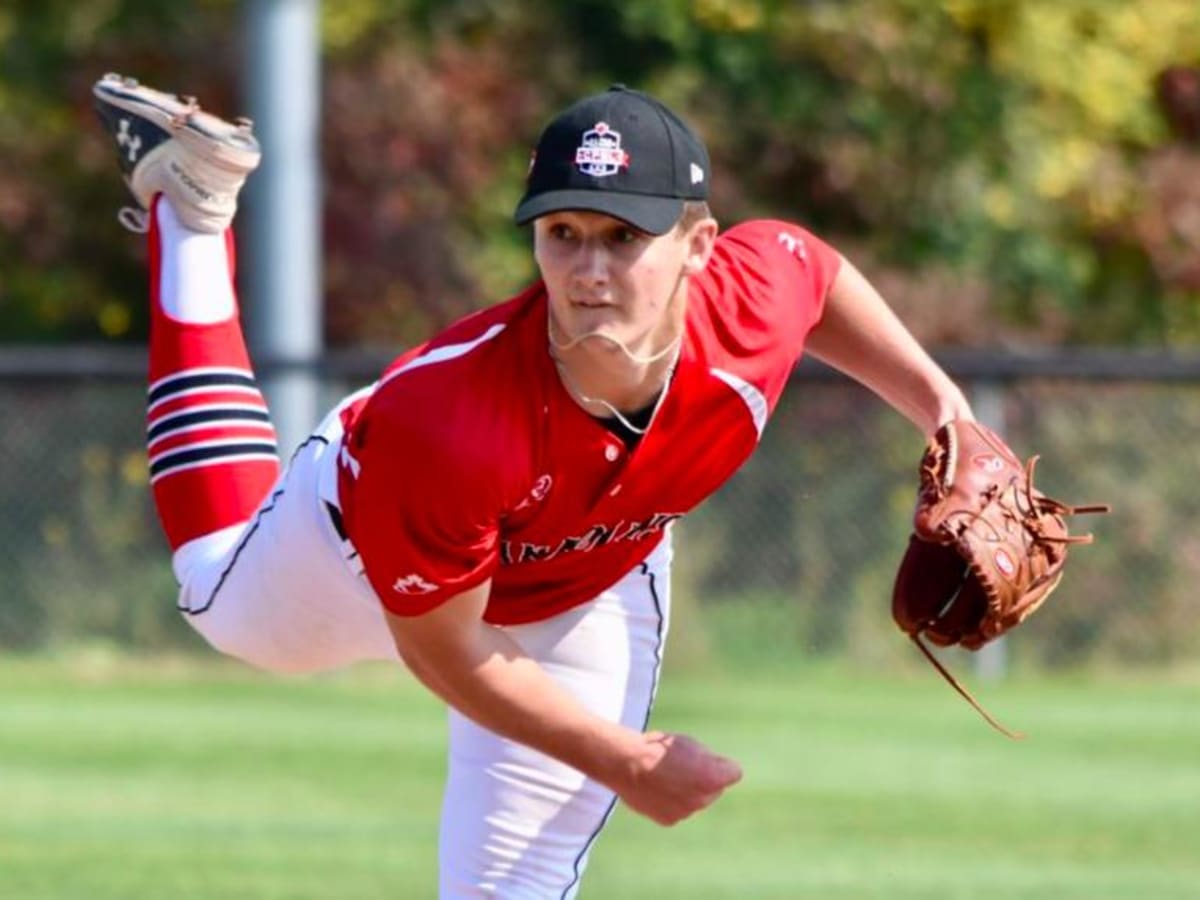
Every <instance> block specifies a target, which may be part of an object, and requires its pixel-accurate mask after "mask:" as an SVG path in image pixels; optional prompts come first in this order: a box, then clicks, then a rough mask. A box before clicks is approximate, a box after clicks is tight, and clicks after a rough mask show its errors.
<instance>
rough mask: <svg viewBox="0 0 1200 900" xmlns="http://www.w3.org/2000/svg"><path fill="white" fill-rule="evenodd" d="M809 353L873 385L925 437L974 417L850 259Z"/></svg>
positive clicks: (832, 291) (811, 339)
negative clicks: (955, 422)
mask: <svg viewBox="0 0 1200 900" xmlns="http://www.w3.org/2000/svg"><path fill="white" fill-rule="evenodd" d="M808 351H809V352H810V353H812V355H813V356H815V357H817V358H818V359H820V360H822V361H824V362H826V363H828V364H829V365H831V366H833V367H834V368H836V369H839V370H841V371H842V372H845V373H846V374H847V375H849V376H850V377H851V378H854V379H855V380H856V381H859V382H861V383H862V384H864V385H866V386H867V387H869V388H870V389H871V390H873V391H874V392H875V393H876V394H878V395H879V396H880V397H882V398H883V399H884V400H886V401H887V402H888V403H890V404H891V405H892V406H893V407H895V408H896V409H897V410H899V411H900V412H901V413H903V414H904V415H905V416H907V417H908V418H909V419H910V420H911V421H912V422H913V423H914V424H915V425H916V426H917V427H918V428H920V429H921V430H922V431H923V432H924V433H925V434H926V435H930V434H933V433H934V432H935V431H936V430H937V429H938V427H939V426H940V425H943V424H944V423H946V422H949V421H950V420H951V419H973V418H974V417H973V416H972V414H971V408H970V405H969V404H968V403H967V400H966V398H965V397H964V396H963V393H962V391H961V390H959V388H958V386H957V385H955V384H954V383H953V382H952V381H951V380H950V378H949V376H947V375H946V373H945V372H944V371H943V370H942V369H941V367H940V366H938V364H937V363H936V362H934V360H933V359H932V358H931V357H930V356H929V354H928V353H926V352H925V350H924V349H923V348H922V347H921V345H920V344H919V343H917V340H916V338H914V337H913V336H912V334H911V333H910V332H909V331H908V329H907V328H906V327H905V326H904V324H903V323H902V322H901V321H900V319H899V318H897V316H896V314H895V313H894V312H892V310H891V308H890V307H889V306H888V305H887V303H886V302H885V301H884V299H883V298H882V297H881V296H880V295H879V292H878V291H876V290H875V288H874V287H873V286H872V285H871V284H870V282H868V281H867V279H866V278H864V277H863V275H862V273H861V272H859V271H858V270H857V269H856V268H854V266H852V265H851V264H850V263H849V261H847V260H846V259H843V260H842V262H841V269H840V270H839V272H838V274H837V277H836V278H835V279H834V281H833V285H832V287H831V288H830V289H829V295H828V296H827V297H826V299H825V311H824V313H823V315H822V317H821V321H820V322H819V323H818V324H817V326H816V327H815V328H814V329H813V330H812V332H811V333H810V334H809V336H808Z"/></svg>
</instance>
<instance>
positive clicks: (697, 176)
mask: <svg viewBox="0 0 1200 900" xmlns="http://www.w3.org/2000/svg"><path fill="white" fill-rule="evenodd" d="M689 172H690V173H691V177H692V184H699V183H700V182H702V181H703V180H704V170H703V169H702V168H700V167H699V166H698V165H696V164H695V163H692V167H691V169H690V170H689Z"/></svg>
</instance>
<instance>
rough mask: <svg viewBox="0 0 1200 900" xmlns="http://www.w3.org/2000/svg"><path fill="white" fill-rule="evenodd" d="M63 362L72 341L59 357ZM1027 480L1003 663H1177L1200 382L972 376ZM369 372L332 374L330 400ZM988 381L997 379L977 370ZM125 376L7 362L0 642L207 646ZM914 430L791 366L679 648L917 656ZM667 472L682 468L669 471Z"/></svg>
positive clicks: (698, 580)
mask: <svg viewBox="0 0 1200 900" xmlns="http://www.w3.org/2000/svg"><path fill="white" fill-rule="evenodd" d="M68 362H69V358H66V357H64V360H63V364H64V371H67V369H66V366H67V363H68ZM960 380H962V382H963V383H964V385H965V386H966V387H967V389H968V390H973V391H975V392H976V396H979V397H986V398H987V400H988V402H987V404H986V405H987V407H988V409H989V410H990V412H991V415H993V416H996V415H999V416H1000V417H1001V418H1002V421H1001V422H1000V423H998V424H999V425H1000V426H1001V427H1002V428H1003V430H1004V432H1005V433H1006V435H1007V436H1008V438H1009V439H1010V441H1011V443H1012V444H1013V446H1014V447H1015V448H1016V449H1017V450H1018V452H1019V453H1020V452H1030V451H1032V450H1033V449H1036V450H1037V451H1038V452H1040V453H1041V454H1043V461H1042V463H1041V464H1040V465H1039V468H1038V478H1039V486H1040V487H1041V488H1042V489H1043V490H1044V491H1046V492H1047V493H1048V494H1050V495H1051V496H1054V497H1058V498H1060V499H1063V500H1066V501H1068V502H1071V501H1074V502H1094V501H1103V502H1108V503H1111V504H1112V505H1113V507H1114V512H1113V514H1112V515H1109V516H1104V517H1098V518H1095V519H1093V520H1090V521H1089V520H1084V519H1078V520H1076V521H1075V522H1074V523H1073V526H1074V530H1093V531H1094V532H1095V533H1096V535H1097V540H1096V543H1095V545H1093V546H1090V547H1081V548H1078V549H1074V548H1073V549H1072V551H1071V555H1072V560H1071V565H1070V566H1069V568H1068V572H1067V576H1066V578H1065V579H1064V581H1063V584H1062V585H1061V587H1060V588H1059V589H1058V591H1057V592H1056V593H1055V595H1054V598H1053V599H1052V601H1051V602H1050V603H1048V604H1047V605H1046V607H1044V608H1043V609H1042V610H1041V611H1039V613H1038V614H1037V616H1036V617H1035V619H1033V620H1031V624H1030V625H1029V626H1027V627H1025V628H1022V629H1020V630H1019V632H1018V633H1017V635H1015V636H1014V638H1013V639H1012V640H1011V641H1010V643H1009V647H1008V656H1009V659H1010V660H1011V661H1012V663H1013V664H1014V665H1033V664H1036V665H1045V666H1058V665H1077V664H1086V665H1091V664H1104V665H1118V664H1121V665H1137V666H1142V665H1147V664H1173V663H1177V662H1180V661H1183V660H1186V659H1189V658H1193V659H1194V658H1195V657H1196V655H1197V653H1200V591H1198V590H1197V588H1196V585H1197V584H1200V484H1198V479H1200V469H1198V467H1197V462H1196V455H1195V448H1196V447H1197V446H1200V381H1191V380H1185V379H1179V378H1170V379H1168V378H1164V379H1158V380H1148V379H1144V378H1139V379H1121V378H1113V377H1108V378H1105V379H1102V380H1095V379H1084V378H1068V377H1061V376H1058V377H1049V376H1044V375H1043V376H1031V377H1017V378H1011V379H1008V380H1006V381H1005V382H1004V383H1003V385H1002V386H1001V387H992V388H989V389H988V392H987V393H986V394H981V393H979V391H980V383H976V382H973V381H972V380H971V379H970V378H965V377H964V378H960ZM361 381H362V380H361V379H359V378H358V377H357V373H356V374H355V376H354V377H353V378H349V377H348V378H340V377H330V378H327V379H326V380H325V381H324V382H323V390H324V391H325V393H327V395H328V396H330V397H336V396H338V395H339V394H340V393H341V392H342V391H344V390H349V389H351V388H353V387H356V386H358V385H359V384H360V383H361ZM989 383H991V384H996V383H997V382H989ZM143 397H144V387H143V385H142V383H141V382H140V381H139V380H138V379H137V378H136V377H134V376H132V375H130V376H129V377H123V378H113V377H108V378H105V379H96V378H85V377H79V375H78V374H76V375H70V376H63V377H61V378H48V377H40V378H37V379H28V378H22V377H10V378H0V410H3V430H2V434H0V502H2V503H3V506H2V512H0V651H10V652H11V651H16V650H24V649H31V650H33V649H41V648H46V647H52V646H54V645H62V644H74V643H77V642H80V641H91V640H103V641H109V642H114V643H117V644H119V645H122V646H125V647H128V648H131V649H132V650H134V651H152V650H159V649H179V648H183V647H188V648H199V647H200V646H201V645H200V642H199V640H198V639H197V638H195V637H194V636H193V635H192V634H191V632H190V629H188V627H187V626H186V624H184V623H183V622H182V621H181V620H180V619H179V617H178V616H177V615H176V613H175V612H174V582H173V578H172V575H171V572H170V567H169V560H168V551H167V546H166V543H165V541H164V540H163V538H162V537H161V536H160V534H159V531H158V524H157V520H156V518H155V514H154V511H153V508H152V505H151V503H150V500H149V491H148V490H147V486H148V485H147V473H146V464H145V457H144V448H143V437H142V433H143V424H142V415H143ZM921 449H922V439H921V436H920V435H919V434H918V433H917V432H916V430H915V429H914V428H913V427H912V426H911V425H910V424H909V423H908V422H907V421H905V420H903V419H902V418H900V417H899V416H898V415H897V414H895V413H894V412H892V411H891V410H889V409H888V408H887V407H886V406H884V405H883V404H882V403H881V402H879V401H878V400H877V399H876V398H874V397H873V396H872V395H871V394H869V393H868V392H867V391H865V390H864V389H862V388H861V387H858V386H857V385H853V384H851V383H849V382H847V381H844V380H839V379H830V378H828V377H824V376H820V375H818V376H813V375H812V374H811V371H810V374H809V375H805V374H804V371H803V370H802V372H801V373H800V374H799V375H798V376H797V378H795V379H794V380H793V382H792V383H791V384H790V385H789V388H788V390H787V392H786V393H785V395H784V398H783V400H782V402H781V404H780V408H779V409H778V411H777V413H776V415H775V416H774V418H773V419H772V421H771V423H770V424H769V425H768V428H767V431H766V434H765V436H764V439H763V443H762V447H761V448H760V449H759V451H758V453H757V454H756V455H755V456H754V457H753V458H752V459H751V461H750V462H749V463H748V464H747V465H746V467H745V468H744V469H743V470H742V471H741V472H740V473H739V474H738V475H737V476H736V477H735V478H734V479H733V480H732V481H731V482H730V483H729V484H728V485H727V486H726V487H725V488H724V489H723V490H722V491H721V492H720V493H718V494H717V495H716V496H715V497H713V498H711V499H710V500H709V501H708V502H707V503H706V504H705V505H704V506H702V507H701V508H700V510H698V511H697V512H696V513H695V514H694V515H693V516H691V517H690V518H689V519H687V520H685V521H684V522H683V523H682V524H681V526H680V527H679V529H678V532H677V550H678V552H677V557H676V558H677V567H676V576H675V596H676V615H675V621H674V626H673V628H674V634H673V642H674V647H673V657H674V658H675V659H676V661H677V662H678V661H680V660H687V659H696V660H707V659H711V658H713V657H714V656H717V655H719V656H722V657H724V656H732V657H737V658H745V659H754V660H763V659H771V658H773V657H774V658H778V657H781V656H786V657H794V656H796V655H797V654H802V655H804V656H808V657H812V656H825V655H828V656H840V657H843V658H850V659H852V660H853V661H854V662H855V663H856V664H862V665H878V666H889V665H893V664H895V663H896V662H897V661H898V660H900V659H909V658H911V657H912V651H911V648H910V647H909V646H908V645H907V642H905V641H903V640H902V639H899V638H898V632H897V631H896V630H895V629H894V628H893V626H892V624H891V619H890V612H889V604H890V594H891V582H892V577H893V574H894V572H895V568H896V564H897V562H898V561H899V558H900V555H901V554H902V552H903V550H904V546H905V543H906V540H907V534H908V521H909V516H910V514H911V511H912V502H913V497H914V486H915V483H916V461H917V459H918V457H919V454H920V451H921ZM663 477H664V478H668V477H673V475H672V473H670V472H664V473H663Z"/></svg>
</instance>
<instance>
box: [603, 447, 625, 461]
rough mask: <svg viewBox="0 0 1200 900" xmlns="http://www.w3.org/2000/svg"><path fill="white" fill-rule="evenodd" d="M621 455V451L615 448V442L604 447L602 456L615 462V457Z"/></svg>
mask: <svg viewBox="0 0 1200 900" xmlns="http://www.w3.org/2000/svg"><path fill="white" fill-rule="evenodd" d="M620 455H621V451H620V450H618V449H617V447H616V445H615V444H609V445H608V446H607V447H605V448H604V458H605V459H607V460H608V461H609V462H616V461H617V457H618V456H620Z"/></svg>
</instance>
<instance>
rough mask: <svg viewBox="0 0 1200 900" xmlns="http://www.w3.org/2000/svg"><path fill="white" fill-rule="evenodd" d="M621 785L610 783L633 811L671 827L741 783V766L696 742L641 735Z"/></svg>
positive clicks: (680, 737) (655, 733) (681, 737)
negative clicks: (732, 786) (729, 788)
mask: <svg viewBox="0 0 1200 900" xmlns="http://www.w3.org/2000/svg"><path fill="white" fill-rule="evenodd" d="M639 737H640V738H641V743H640V744H639V746H638V747H637V750H636V752H635V753H634V755H633V756H632V757H631V758H630V760H629V767H628V770H627V771H626V772H625V773H624V778H623V779H622V780H621V783H619V784H615V785H613V787H614V790H616V792H617V794H618V795H619V796H620V798H621V799H622V800H623V801H624V802H625V803H626V804H627V805H628V806H629V807H630V808H631V809H633V810H634V811H636V812H639V813H641V814H642V815H644V816H646V817H647V818H650V819H653V820H654V821H655V822H657V823H658V824H660V825H674V824H675V823H676V822H680V821H682V820H683V819H686V818H687V817H688V816H690V815H692V813H696V812H699V811H700V810H702V809H704V808H705V807H707V806H710V805H711V804H712V803H714V802H715V801H716V799H717V798H718V797H720V796H721V794H722V793H724V791H725V789H726V788H727V787H730V786H731V785H734V784H736V783H737V782H739V781H741V779H742V767H741V766H739V765H738V764H737V763H736V762H734V761H733V760H732V759H729V758H728V757H725V756H721V755H719V754H717V753H713V752H712V751H711V750H709V749H708V748H707V747H705V746H704V745H703V744H701V743H700V742H699V741H696V740H693V739H692V738H690V737H687V736H686V735H682V734H664V733H663V732H660V731H652V732H647V733H646V734H643V735H639Z"/></svg>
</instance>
